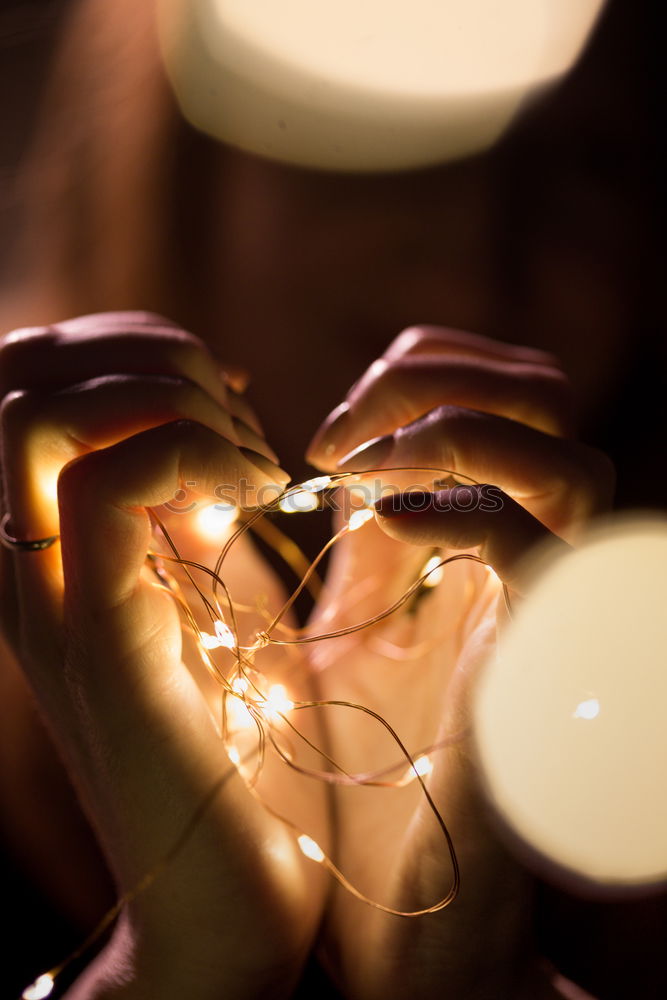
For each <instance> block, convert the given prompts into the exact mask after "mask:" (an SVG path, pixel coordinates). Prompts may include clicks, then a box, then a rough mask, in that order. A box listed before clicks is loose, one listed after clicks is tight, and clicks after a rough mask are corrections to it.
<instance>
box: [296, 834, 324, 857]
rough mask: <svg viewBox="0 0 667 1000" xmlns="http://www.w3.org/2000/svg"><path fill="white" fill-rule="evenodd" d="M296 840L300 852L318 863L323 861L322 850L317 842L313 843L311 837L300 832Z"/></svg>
mask: <svg viewBox="0 0 667 1000" xmlns="http://www.w3.org/2000/svg"><path fill="white" fill-rule="evenodd" d="M298 841H299V847H300V848H301V853H302V854H305V855H306V857H307V858H310V860H311V861H317V862H319V863H321V862H322V861H324V851H323V850H322V848H321V847H320V845H319V844H317V843H315V841H314V840H313V839H312V837H307V836H306V834H305V833H302V834H301V836H300V837H299V838H298Z"/></svg>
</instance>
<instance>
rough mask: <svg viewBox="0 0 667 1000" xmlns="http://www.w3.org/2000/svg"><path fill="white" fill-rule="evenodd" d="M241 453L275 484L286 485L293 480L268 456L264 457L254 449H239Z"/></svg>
mask: <svg viewBox="0 0 667 1000" xmlns="http://www.w3.org/2000/svg"><path fill="white" fill-rule="evenodd" d="M239 451H240V452H241V454H242V455H244V456H245V457H246V458H247V459H248V460H249V461H250V462H252V463H253V465H256V466H257V468H258V469H259V470H260V471H261V472H263V473H264V475H266V476H268V477H269V478H270V479H271V480H272V481H273V482H275V483H278V482H279V483H285V484H286V483H289V481H290V479H291V478H292V477H291V476H290V474H289V472H285V470H284V469H281V467H280V466H279V465H276V464H275V462H272V461H270V459H268V458H267V457H266V455H262V454H261V453H260V452H258V451H253V449H252V448H239Z"/></svg>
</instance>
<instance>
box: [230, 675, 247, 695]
mask: <svg viewBox="0 0 667 1000" xmlns="http://www.w3.org/2000/svg"><path fill="white" fill-rule="evenodd" d="M249 687H250V684H249V682H248V681H247V680H246V679H245V677H235V678H234V680H233V681H232V691H235V692H236V694H245V693H246V691H247V690H248V688H249Z"/></svg>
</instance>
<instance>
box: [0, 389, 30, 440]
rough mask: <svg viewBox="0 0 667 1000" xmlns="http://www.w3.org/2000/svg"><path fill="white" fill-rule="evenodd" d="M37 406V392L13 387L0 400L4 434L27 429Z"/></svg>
mask: <svg viewBox="0 0 667 1000" xmlns="http://www.w3.org/2000/svg"><path fill="white" fill-rule="evenodd" d="M36 408H37V400H36V394H35V393H34V392H31V391H30V390H28V389H12V390H10V391H9V392H8V393H6V394H5V396H4V397H3V398H2V401H1V402H0V425H1V426H2V431H3V434H5V435H7V434H16V433H17V432H20V431H23V430H25V428H26V426H27V425H28V424H29V423H30V422H31V421H32V419H33V417H34V414H35V410H36Z"/></svg>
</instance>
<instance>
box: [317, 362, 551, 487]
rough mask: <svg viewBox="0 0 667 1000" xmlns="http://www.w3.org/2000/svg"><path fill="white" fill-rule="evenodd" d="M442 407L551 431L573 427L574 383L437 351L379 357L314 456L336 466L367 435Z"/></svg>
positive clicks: (527, 367) (532, 368)
mask: <svg viewBox="0 0 667 1000" xmlns="http://www.w3.org/2000/svg"><path fill="white" fill-rule="evenodd" d="M442 405H450V406H460V407H466V408H468V409H471V410H479V411H482V412H485V413H495V414H497V415H499V416H503V417H508V418H510V419H512V420H517V421H521V422H522V423H525V424H527V425H528V426H530V427H534V428H536V429H537V430H541V431H544V432H546V433H548V434H564V433H569V431H570V425H571V399H570V392H569V388H568V383H567V379H566V378H565V376H564V375H563V373H562V372H559V371H557V370H556V369H553V368H544V367H542V366H536V365H531V364H524V363H520V364H514V363H513V364H508V363H506V362H499V361H495V360H479V359H476V360H471V359H467V358H459V359H456V360H451V359H449V358H444V357H439V356H437V355H428V356H416V357H407V358H403V359H400V360H398V361H388V360H387V359H380V360H379V361H376V362H374V363H373V364H372V365H371V367H370V368H369V370H368V371H367V372H366V374H365V375H364V376H363V378H362V379H361V381H360V382H358V383H357V385H356V386H355V387H354V389H353V390H352V392H351V394H350V396H348V399H347V400H346V404H344V407H342V408H341V407H339V408H338V410H335V411H334V414H335V416H334V417H333V419H332V418H331V417H330V418H329V419H328V420H327V421H325V424H324V427H323V429H322V431H321V432H318V435H316V437H315V439H314V442H313V444H312V445H311V448H310V450H309V459H310V461H313V462H317V463H318V464H320V465H324V464H326V467H327V468H333V467H334V466H335V464H336V462H337V460H340V459H341V458H342V457H343V456H344V455H345V454H346V453H347V452H348V451H350V450H351V449H353V448H354V447H356V446H357V445H359V444H361V443H362V442H363V441H367V440H369V439H370V438H373V437H376V436H378V435H381V434H388V433H391V432H392V431H395V430H396V429H397V428H398V427H401V426H402V425H404V424H407V423H410V422H411V421H413V420H415V419H416V418H418V417H420V416H422V415H423V414H424V413H427V412H428V411H429V410H432V409H433V408H434V407H436V406H442Z"/></svg>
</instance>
